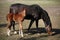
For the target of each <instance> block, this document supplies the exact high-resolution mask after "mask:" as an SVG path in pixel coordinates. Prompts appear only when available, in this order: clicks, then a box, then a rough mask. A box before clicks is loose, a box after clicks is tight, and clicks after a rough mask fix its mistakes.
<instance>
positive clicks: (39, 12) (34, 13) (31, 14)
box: [7, 3, 52, 37]
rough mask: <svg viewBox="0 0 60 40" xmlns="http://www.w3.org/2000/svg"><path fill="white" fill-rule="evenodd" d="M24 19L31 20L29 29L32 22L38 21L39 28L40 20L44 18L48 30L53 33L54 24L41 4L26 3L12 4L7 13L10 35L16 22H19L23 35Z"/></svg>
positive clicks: (20, 32) (20, 31)
mask: <svg viewBox="0 0 60 40" xmlns="http://www.w3.org/2000/svg"><path fill="white" fill-rule="evenodd" d="M24 19H28V20H31V22H30V25H29V28H28V30H29V29H30V27H31V25H32V23H33V22H34V21H36V27H37V30H38V20H39V19H43V21H44V23H45V26H46V31H47V32H48V34H49V35H51V31H52V24H51V21H50V17H49V15H48V13H47V12H46V11H45V10H44V9H42V8H41V7H40V6H39V5H36V4H34V5H25V4H20V3H16V4H12V5H11V6H10V12H9V14H8V15H7V21H8V26H7V27H8V32H7V34H8V36H9V35H10V30H11V26H13V29H14V30H15V28H14V25H15V22H18V23H19V34H21V36H22V37H23V30H22V29H23V27H22V22H23V20H24Z"/></svg>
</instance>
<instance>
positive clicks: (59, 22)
mask: <svg viewBox="0 0 60 40" xmlns="http://www.w3.org/2000/svg"><path fill="white" fill-rule="evenodd" d="M43 8H44V9H45V10H46V11H47V12H48V14H49V16H50V19H51V22H52V27H53V31H54V32H56V33H55V34H54V35H53V36H49V35H48V34H47V33H46V32H45V29H44V26H45V25H44V23H43V21H42V20H40V21H39V33H38V32H37V31H36V27H35V24H33V25H32V28H31V32H30V33H28V32H27V28H28V25H29V22H30V20H29V21H28V20H25V21H24V22H23V32H24V37H23V38H21V37H20V36H19V35H18V34H16V35H14V34H13V32H11V36H9V37H8V36H7V34H6V30H7V28H6V19H5V16H3V15H4V14H1V15H0V22H1V23H0V40H60V6H56V7H43ZM5 15H6V14H5ZM16 31H17V32H18V25H16Z"/></svg>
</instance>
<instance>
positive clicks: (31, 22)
mask: <svg viewBox="0 0 60 40" xmlns="http://www.w3.org/2000/svg"><path fill="white" fill-rule="evenodd" d="M33 22H34V20H31V22H30V24H29V27H28V31H29V30H30V28H31V25H32V24H33Z"/></svg>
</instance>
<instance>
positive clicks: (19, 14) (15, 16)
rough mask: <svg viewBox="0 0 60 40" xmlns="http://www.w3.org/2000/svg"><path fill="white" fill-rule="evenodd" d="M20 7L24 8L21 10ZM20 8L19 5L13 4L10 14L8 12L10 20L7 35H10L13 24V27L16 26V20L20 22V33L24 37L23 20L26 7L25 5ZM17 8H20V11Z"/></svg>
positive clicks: (8, 19)
mask: <svg viewBox="0 0 60 40" xmlns="http://www.w3.org/2000/svg"><path fill="white" fill-rule="evenodd" d="M20 9H22V10H20ZM20 9H18V6H12V7H11V8H10V12H9V14H7V21H8V25H7V29H8V30H7V35H8V36H10V32H11V31H10V30H11V26H13V28H14V25H15V22H18V23H19V35H20V34H21V36H22V37H23V30H22V29H23V27H22V22H23V19H24V17H25V9H24V7H21V8H20ZM11 10H12V11H11ZM17 10H19V11H17Z"/></svg>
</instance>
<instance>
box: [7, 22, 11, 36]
mask: <svg viewBox="0 0 60 40" xmlns="http://www.w3.org/2000/svg"><path fill="white" fill-rule="evenodd" d="M11 26H12V25H11V22H9V23H8V25H7V35H8V36H10V31H11Z"/></svg>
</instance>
